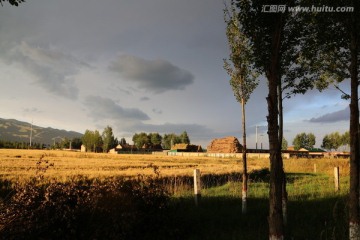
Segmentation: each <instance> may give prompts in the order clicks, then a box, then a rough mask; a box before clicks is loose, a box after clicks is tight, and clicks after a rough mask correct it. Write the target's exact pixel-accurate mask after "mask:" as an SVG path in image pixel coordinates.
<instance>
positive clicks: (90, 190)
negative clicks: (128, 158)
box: [0, 176, 171, 239]
mask: <svg viewBox="0 0 360 240" xmlns="http://www.w3.org/2000/svg"><path fill="white" fill-rule="evenodd" d="M14 191H15V193H14V194H13V195H12V197H11V198H10V199H8V200H6V201H4V202H2V203H0V204H1V205H0V238H1V239H139V238H142V239H145V238H147V239H151V237H152V236H154V235H155V233H156V232H157V231H159V230H160V229H161V227H162V223H163V222H164V221H166V219H167V217H166V214H165V211H164V210H166V208H167V206H168V202H169V195H168V194H167V192H166V191H165V190H164V188H163V187H162V186H160V185H159V184H156V181H155V179H151V178H148V177H146V178H145V177H143V176H139V177H138V178H137V179H135V180H125V179H108V180H106V181H104V182H98V181H94V182H90V181H82V182H79V181H78V182H75V181H71V182H67V183H59V182H55V183H49V184H46V185H42V186H38V185H36V184H35V183H34V182H29V183H27V184H25V185H23V186H16V187H15V190H14ZM168 234H169V235H171V231H169V232H168ZM155 236H156V235H155ZM164 237H165V236H164ZM168 237H171V236H168Z"/></svg>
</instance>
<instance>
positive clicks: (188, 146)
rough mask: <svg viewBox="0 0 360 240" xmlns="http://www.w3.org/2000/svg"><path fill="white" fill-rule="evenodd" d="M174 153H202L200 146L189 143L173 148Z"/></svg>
mask: <svg viewBox="0 0 360 240" xmlns="http://www.w3.org/2000/svg"><path fill="white" fill-rule="evenodd" d="M170 151H172V152H202V151H203V150H202V148H201V146H200V145H192V144H187V143H177V144H175V145H174V146H172V147H171V150H170Z"/></svg>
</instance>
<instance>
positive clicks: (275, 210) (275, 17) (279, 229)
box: [237, 0, 294, 240]
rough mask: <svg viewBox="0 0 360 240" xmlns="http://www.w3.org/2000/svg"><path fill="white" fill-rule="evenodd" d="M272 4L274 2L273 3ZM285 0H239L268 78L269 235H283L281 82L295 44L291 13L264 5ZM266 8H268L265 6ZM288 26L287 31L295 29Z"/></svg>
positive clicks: (258, 63)
mask: <svg viewBox="0 0 360 240" xmlns="http://www.w3.org/2000/svg"><path fill="white" fill-rule="evenodd" d="M269 4H270V5H269ZM285 4H286V2H285V1H281V0H279V1H270V2H269V1H250V0H237V7H238V8H239V9H240V13H239V21H240V23H241V29H242V32H243V33H244V34H245V35H246V36H247V37H248V38H249V39H250V43H251V47H252V49H253V52H254V63H255V67H256V68H257V69H258V70H259V72H262V73H264V75H265V76H266V78H267V82H268V96H267V98H266V99H267V105H268V116H267V122H268V136H269V152H270V192H269V218H268V219H269V238H270V239H274V240H275V239H283V237H284V222H283V210H282V202H283V199H282V198H283V195H284V194H283V190H284V179H285V176H284V170H283V161H282V157H281V139H279V137H280V135H279V121H278V120H279V108H278V107H279V104H278V102H279V93H278V86H279V84H280V81H281V74H282V72H281V69H285V67H286V66H287V65H288V64H289V63H283V62H282V60H283V59H290V58H283V57H282V56H283V53H284V52H285V49H286V48H285V47H284V46H285V45H286V47H287V49H294V46H293V45H294V44H292V43H291V42H288V44H287V43H286V41H284V39H290V38H284V30H285V28H284V26H285V23H286V18H287V13H286V12H284V13H282V12H280V11H279V12H278V11H276V12H271V13H269V12H266V11H264V7H271V6H276V8H277V7H278V6H279V5H281V6H284V5H285ZM265 10H266V9H265ZM291 30H293V29H291V28H289V29H287V33H290V32H291Z"/></svg>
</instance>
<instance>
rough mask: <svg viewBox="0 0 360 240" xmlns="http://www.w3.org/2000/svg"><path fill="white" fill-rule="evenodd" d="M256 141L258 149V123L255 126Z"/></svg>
mask: <svg viewBox="0 0 360 240" xmlns="http://www.w3.org/2000/svg"><path fill="white" fill-rule="evenodd" d="M255 142H256V147H255V149H258V148H257V147H258V144H257V143H258V125H256V126H255Z"/></svg>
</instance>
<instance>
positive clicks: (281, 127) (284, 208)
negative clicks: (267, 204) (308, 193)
mask: <svg viewBox="0 0 360 240" xmlns="http://www.w3.org/2000/svg"><path fill="white" fill-rule="evenodd" d="M278 101H279V102H278V104H279V144H280V148H281V149H282V143H283V142H282V140H283V137H284V115H283V98H282V84H281V77H279V84H278ZM283 175H284V179H283V184H282V211H283V221H284V225H285V226H286V224H287V201H288V199H287V191H286V174H285V171H284V172H283Z"/></svg>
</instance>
